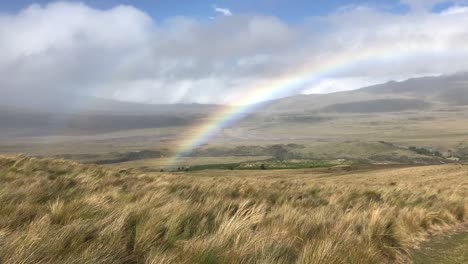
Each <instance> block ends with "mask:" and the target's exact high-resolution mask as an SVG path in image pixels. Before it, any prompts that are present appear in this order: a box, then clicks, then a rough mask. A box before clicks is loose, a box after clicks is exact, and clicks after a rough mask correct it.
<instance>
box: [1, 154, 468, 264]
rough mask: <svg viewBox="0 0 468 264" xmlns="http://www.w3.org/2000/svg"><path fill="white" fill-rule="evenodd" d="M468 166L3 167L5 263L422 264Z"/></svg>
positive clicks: (11, 160) (8, 159) (465, 182)
mask: <svg viewBox="0 0 468 264" xmlns="http://www.w3.org/2000/svg"><path fill="white" fill-rule="evenodd" d="M467 175H468V167H467V166H466V165H465V166H464V165H442V166H423V167H394V166H393V167H392V166H387V167H374V168H372V167H360V166H356V167H354V168H353V169H352V170H348V169H345V168H343V167H340V166H337V167H332V168H318V169H299V170H264V171H255V172H254V171H242V170H239V171H230V170H218V171H209V172H207V171H198V172H178V173H168V172H162V173H160V172H153V173H148V172H143V171H140V170H137V169H132V168H127V169H123V168H120V169H115V168H105V167H101V166H97V165H81V164H78V163H75V162H70V161H63V160H50V159H36V158H28V157H25V156H0V182H1V184H0V201H1V203H2V205H4V206H2V207H1V209H0V234H1V236H0V243H1V245H2V246H1V247H0V261H1V262H2V263H83V262H85V263H86V262H93V263H96V262H98V263H165V264H170V263H308V264H311V263H312V264H313V263H321V264H328V263H411V260H412V259H411V257H412V254H410V252H411V251H412V250H413V249H415V248H417V247H418V245H420V244H421V243H422V242H424V241H425V240H426V239H428V238H429V237H430V235H435V234H441V233H445V232H447V231H450V230H453V229H456V228H458V227H460V226H461V225H462V224H463V223H464V222H465V221H466V220H468V201H467V197H468V177H467Z"/></svg>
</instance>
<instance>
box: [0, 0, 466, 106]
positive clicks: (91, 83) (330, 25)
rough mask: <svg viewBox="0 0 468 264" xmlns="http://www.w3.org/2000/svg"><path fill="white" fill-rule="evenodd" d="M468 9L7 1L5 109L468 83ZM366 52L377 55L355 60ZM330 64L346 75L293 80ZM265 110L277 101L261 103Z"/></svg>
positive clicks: (1, 8) (435, 4) (456, 4)
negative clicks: (286, 81) (455, 78)
mask: <svg viewBox="0 0 468 264" xmlns="http://www.w3.org/2000/svg"><path fill="white" fill-rule="evenodd" d="M252 2H255V3H252ZM467 4H468V3H467V2H466V1H465V0H459V1H438V0H401V1H397V0H395V1H390V0H387V1H384V0H381V1H358V0H356V1H345V0H329V1H310V0H297V1H286V0H259V1H248V0H218V1H210V0H197V1H178V0H172V1H170V0H134V1H130V0H127V1H118V0H94V1H92V0H83V1H58V2H57V1H46V0H36V1H28V0H15V1H1V2H0V91H1V92H2V97H1V98H0V103H2V100H3V102H5V101H8V102H16V101H17V102H21V101H22V100H25V101H28V100H32V99H37V100H39V98H41V99H48V100H62V101H66V100H67V98H70V97H73V96H78V95H79V96H83V95H85V96H97V97H102V98H109V99H115V100H122V101H132V102H143V103H158V104H159V103H226V104H242V102H243V100H242V95H243V94H245V93H248V92H251V90H252V89H256V88H255V87H256V86H260V85H262V86H263V87H265V86H266V87H268V82H270V80H272V79H275V78H276V79H277V76H284V77H283V78H299V77H300V78H304V82H301V85H299V86H298V87H287V88H285V89H283V90H281V93H278V94H275V95H273V96H277V97H279V96H289V95H294V94H300V93H304V94H310V93H329V92H336V91H343V90H351V89H356V88H360V87H363V86H368V85H372V84H377V83H382V82H386V81H390V80H404V79H407V78H412V77H418V76H427V75H440V74H452V73H457V72H465V71H468V47H465V46H466V43H468V6H467ZM369 50H379V52H378V53H376V54H374V55H373V56H370V57H369V56H368V57H366V58H365V60H356V59H351V58H354V57H356V56H354V55H355V54H361V53H365V52H366V51H369ZM336 58H343V59H336ZM346 58H350V59H346ZM332 59H334V60H337V61H340V65H336V67H333V68H332V69H329V70H327V71H322V72H320V74H315V73H314V72H313V71H312V70H311V72H310V76H304V74H302V75H301V76H299V77H298V76H291V75H288V74H286V73H288V72H294V71H295V69H301V70H300V71H301V72H304V67H310V68H311V69H316V68H320V64H321V63H324V62H325V61H327V60H332ZM305 69H306V70H307V68H305ZM306 77H307V78H306ZM280 83H281V82H280ZM268 99H273V98H271V97H269V96H259V98H258V101H263V100H268Z"/></svg>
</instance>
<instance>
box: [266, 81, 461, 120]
mask: <svg viewBox="0 0 468 264" xmlns="http://www.w3.org/2000/svg"><path fill="white" fill-rule="evenodd" d="M444 105H445V106H449V107H455V106H465V105H468V74H467V73H461V74H455V75H450V76H434V77H422V78H413V79H408V80H406V81H401V82H396V81H391V82H387V83H384V84H379V85H374V86H369V87H365V88H362V89H358V90H353V91H345V92H336V93H330V94H311V95H297V96H292V97H287V98H282V99H278V100H276V101H273V102H272V103H271V104H269V105H268V106H267V107H266V108H265V109H263V110H262V111H263V112H266V113H274V112H341V113H355V112H363V113H371V112H399V111H407V110H421V109H427V108H429V107H431V106H444Z"/></svg>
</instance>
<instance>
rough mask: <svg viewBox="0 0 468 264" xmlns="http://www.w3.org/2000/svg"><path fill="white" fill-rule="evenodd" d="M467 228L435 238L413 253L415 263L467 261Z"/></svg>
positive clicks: (452, 263)
mask: <svg viewBox="0 0 468 264" xmlns="http://www.w3.org/2000/svg"><path fill="white" fill-rule="evenodd" d="M467 249H468V230H466V231H465V232H463V233H459V234H455V235H453V236H449V237H442V238H437V239H436V240H435V241H431V242H430V243H427V244H426V245H425V247H424V248H423V249H422V250H418V251H417V252H416V253H414V254H413V260H414V263H415V264H463V263H468V250H467Z"/></svg>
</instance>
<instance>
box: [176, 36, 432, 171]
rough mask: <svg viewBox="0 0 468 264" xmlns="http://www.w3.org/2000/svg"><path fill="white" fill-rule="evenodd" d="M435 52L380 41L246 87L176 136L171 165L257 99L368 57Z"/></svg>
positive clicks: (389, 58) (239, 116)
mask: <svg viewBox="0 0 468 264" xmlns="http://www.w3.org/2000/svg"><path fill="white" fill-rule="evenodd" d="M434 52H437V51H436V50H433V49H431V48H427V49H424V50H421V49H420V47H419V49H416V47H408V46H399V45H395V43H393V45H388V44H387V45H382V46H380V47H376V48H372V49H367V50H363V51H361V52H355V51H353V52H344V53H339V54H332V55H329V56H322V59H321V60H320V61H317V60H314V61H312V62H309V63H305V64H303V65H302V66H300V67H298V68H296V69H294V70H292V71H289V72H287V73H285V74H282V75H281V76H278V77H275V78H272V79H271V80H269V81H268V82H266V83H263V84H256V85H253V86H252V87H250V89H249V91H250V92H249V93H247V94H245V95H243V96H242V97H241V98H240V99H239V100H238V102H237V103H236V104H234V105H226V106H224V107H223V108H222V109H221V110H219V111H217V112H216V113H214V114H213V115H212V116H211V117H209V118H208V119H207V120H206V122H204V123H201V124H198V125H197V126H194V127H192V128H191V129H190V130H189V131H187V132H188V133H187V134H188V137H186V138H183V139H181V140H179V142H178V145H177V149H176V155H175V156H174V157H173V158H172V160H171V162H170V165H171V166H175V165H177V163H178V162H180V159H181V158H182V157H184V156H186V155H188V154H190V153H191V152H192V151H193V150H195V149H196V148H197V147H199V146H201V145H203V144H205V143H207V142H208V141H209V140H210V139H212V138H213V137H214V136H215V135H217V134H218V133H219V132H220V131H221V130H222V129H223V128H226V127H228V126H230V125H232V124H234V123H236V122H237V121H239V120H241V119H242V118H243V117H245V116H247V115H248V114H250V113H252V112H254V111H255V110H256V109H258V108H260V107H261V106H263V105H264V104H265V103H258V102H259V101H260V100H264V101H267V100H269V99H272V98H275V96H276V95H279V94H282V93H285V92H287V91H295V90H297V89H299V88H303V87H304V85H306V84H308V83H311V82H313V81H317V80H320V79H321V78H323V77H325V76H327V75H331V74H333V73H337V72H340V71H342V70H345V69H348V68H350V67H353V66H355V65H357V64H359V63H364V62H367V61H369V60H371V59H379V60H384V61H388V62H391V61H392V59H395V58H405V57H408V56H417V55H424V54H433V53H434Z"/></svg>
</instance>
